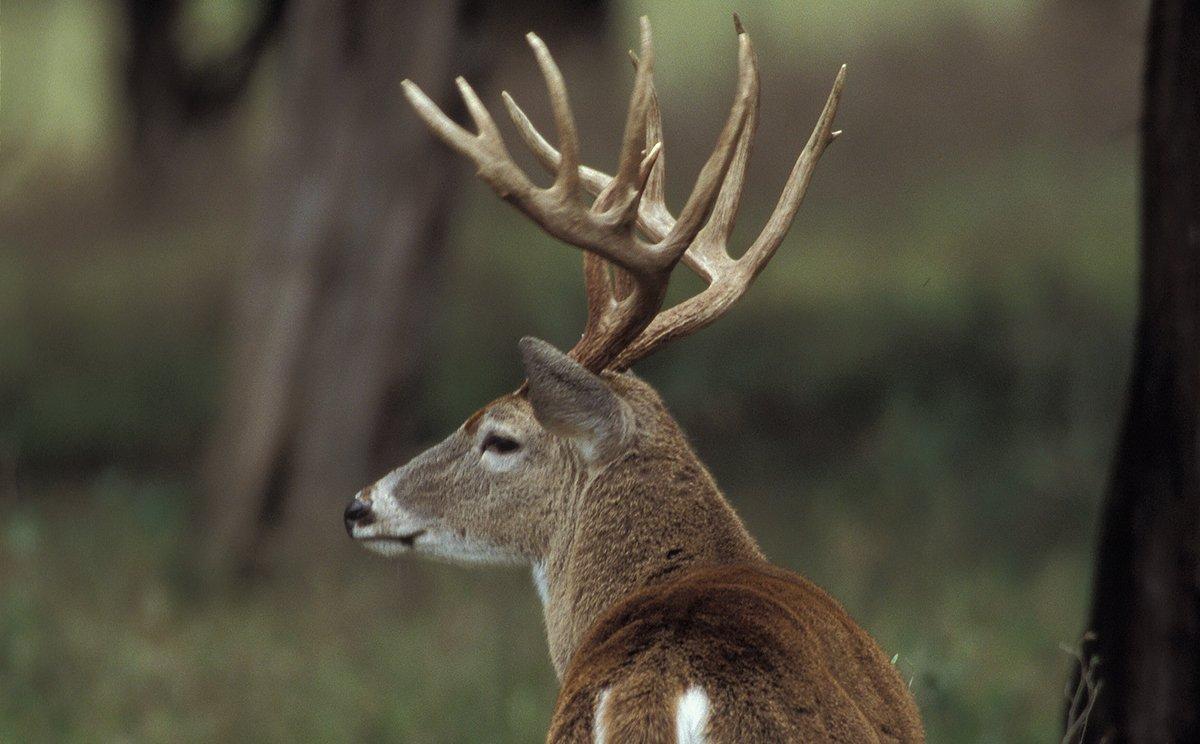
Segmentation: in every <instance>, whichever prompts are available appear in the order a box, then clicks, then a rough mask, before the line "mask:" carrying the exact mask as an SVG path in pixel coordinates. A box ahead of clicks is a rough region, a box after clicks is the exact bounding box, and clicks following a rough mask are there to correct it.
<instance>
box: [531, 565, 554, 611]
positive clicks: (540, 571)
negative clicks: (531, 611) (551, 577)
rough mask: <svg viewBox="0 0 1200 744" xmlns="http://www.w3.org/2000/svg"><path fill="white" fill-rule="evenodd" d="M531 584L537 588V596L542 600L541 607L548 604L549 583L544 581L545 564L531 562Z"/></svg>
mask: <svg viewBox="0 0 1200 744" xmlns="http://www.w3.org/2000/svg"><path fill="white" fill-rule="evenodd" d="M533 586H534V587H535V588H536V589H537V593H538V597H540V598H541V600H542V607H545V606H546V605H548V604H550V584H549V583H547V581H546V564H545V563H536V562H535V563H534V564H533Z"/></svg>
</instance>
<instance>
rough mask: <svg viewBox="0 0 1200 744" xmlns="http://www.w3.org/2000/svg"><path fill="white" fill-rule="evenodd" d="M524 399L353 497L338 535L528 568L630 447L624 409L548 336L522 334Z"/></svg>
mask: <svg viewBox="0 0 1200 744" xmlns="http://www.w3.org/2000/svg"><path fill="white" fill-rule="evenodd" d="M521 353H522V358H523V361H524V364H525V372H526V375H527V378H528V386H527V388H526V390H525V392H524V393H513V394H510V395H506V396H504V397H502V398H499V399H497V400H495V401H493V402H492V403H490V404H489V405H487V406H486V407H484V408H483V409H481V410H480V411H479V412H478V413H476V414H475V415H473V416H472V417H471V418H470V419H468V420H467V421H466V422H465V423H464V424H463V425H462V426H461V427H459V429H458V430H457V431H455V432H454V433H453V434H451V435H450V436H449V437H447V438H446V439H445V440H444V441H443V442H441V443H440V444H438V445H436V446H434V447H433V448H431V449H429V450H426V451H425V452H424V453H422V454H420V455H418V456H417V457H415V458H414V459H413V460H412V461H410V462H409V463H408V464H406V465H404V466H402V467H400V468H397V469H396V470H394V471H392V472H391V473H389V474H388V475H387V476H385V477H384V478H383V479H381V480H379V481H378V482H376V483H375V484H374V485H372V486H369V487H367V488H365V489H363V490H362V491H360V492H359V493H358V495H356V496H355V497H354V500H353V501H351V502H350V505H349V506H348V507H347V508H346V513H345V521H346V529H347V531H348V532H349V533H350V536H351V537H352V538H353V539H355V540H357V541H359V542H361V543H362V544H363V545H364V546H365V547H367V548H369V549H371V550H374V551H376V552H379V553H382V554H384V555H399V554H402V553H405V552H415V553H421V554H426V555H430V556H432V557H438V558H444V559H449V560H455V561H463V562H486V563H525V562H535V561H537V560H539V559H540V558H541V557H543V556H544V555H545V552H546V549H547V545H548V542H549V539H550V535H551V533H552V531H553V528H554V525H556V524H561V523H562V522H563V520H564V518H565V517H566V515H569V514H570V513H571V512H572V511H573V509H572V506H573V503H572V502H573V499H575V498H578V497H579V495H580V494H581V493H582V491H583V485H584V484H585V483H586V481H587V480H588V478H589V474H591V473H593V472H595V471H596V470H597V469H598V468H601V467H603V466H604V465H605V464H607V463H608V462H611V461H612V460H613V459H614V458H616V457H617V456H619V455H620V454H621V453H622V452H624V451H625V450H626V449H628V447H629V446H630V444H631V442H632V439H633V437H632V434H633V425H632V413H631V411H630V408H629V405H628V404H627V403H626V402H625V401H624V400H622V399H621V398H620V397H619V396H618V395H617V393H615V392H614V391H613V390H612V388H611V387H610V386H609V384H608V383H607V382H606V381H605V380H604V379H603V378H601V377H600V376H598V375H595V374H593V373H591V372H589V371H587V370H586V369H584V368H583V367H582V366H580V365H579V364H578V363H577V362H575V361H574V360H573V359H571V358H570V357H568V356H567V355H565V354H563V353H562V352H560V351H558V350H557V349H555V348H554V347H552V346H550V345H549V344H547V343H546V342H544V341H539V340H537V339H533V338H525V339H522V341H521Z"/></svg>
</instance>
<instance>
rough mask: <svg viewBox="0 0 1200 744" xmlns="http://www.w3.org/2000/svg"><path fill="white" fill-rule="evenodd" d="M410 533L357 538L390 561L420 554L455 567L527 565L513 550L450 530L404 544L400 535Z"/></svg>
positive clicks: (426, 534) (416, 537) (382, 532)
mask: <svg viewBox="0 0 1200 744" xmlns="http://www.w3.org/2000/svg"><path fill="white" fill-rule="evenodd" d="M414 532H416V531H415V530H413V531H412V532H409V533H404V532H395V533H392V532H390V531H385V530H379V531H378V534H376V535H360V534H359V533H358V532H357V531H356V532H355V538H356V539H357V540H358V542H359V543H361V544H362V546H363V547H365V548H367V549H368V550H371V551H374V552H376V553H378V554H380V555H383V556H387V557H389V558H391V557H395V556H399V555H405V554H410V553H412V554H417V555H422V556H429V557H430V558H436V559H438V560H443V561H449V562H451V563H469V564H480V563H483V564H492V565H495V564H503V565H511V564H514V563H524V562H526V559H525V558H524V557H523V556H521V555H519V554H517V553H514V552H512V551H510V550H505V549H504V548H501V547H499V546H498V545H493V544H491V543H489V542H485V541H482V540H472V539H470V538H467V537H464V536H462V535H460V534H459V533H457V532H454V531H450V530H439V529H426V530H425V531H423V532H421V533H420V534H417V535H413V536H412V537H411V538H410V539H405V540H401V539H399V538H398V536H399V535H404V534H410V535H412V534H413V533H414Z"/></svg>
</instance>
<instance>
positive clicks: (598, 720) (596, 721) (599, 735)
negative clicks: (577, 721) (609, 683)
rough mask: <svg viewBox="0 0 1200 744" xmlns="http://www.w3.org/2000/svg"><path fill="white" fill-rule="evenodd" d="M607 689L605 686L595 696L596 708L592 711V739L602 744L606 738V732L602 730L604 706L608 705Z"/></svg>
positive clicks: (597, 743)
mask: <svg viewBox="0 0 1200 744" xmlns="http://www.w3.org/2000/svg"><path fill="white" fill-rule="evenodd" d="M608 693H609V689H608V688H607V687H605V688H604V689H603V690H601V691H600V694H599V695H597V696H596V710H595V711H593V713H592V741H594V742H595V743H596V744H604V742H605V741H607V740H608V732H607V731H605V730H604V714H605V712H606V710H605V708H607V706H608Z"/></svg>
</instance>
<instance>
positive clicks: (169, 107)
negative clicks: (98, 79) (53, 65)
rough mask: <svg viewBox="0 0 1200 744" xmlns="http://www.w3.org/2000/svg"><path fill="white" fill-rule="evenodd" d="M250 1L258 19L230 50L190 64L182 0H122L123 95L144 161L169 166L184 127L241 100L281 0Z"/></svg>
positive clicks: (271, 31) (272, 34)
mask: <svg viewBox="0 0 1200 744" xmlns="http://www.w3.org/2000/svg"><path fill="white" fill-rule="evenodd" d="M248 1H249V0H248ZM256 4H257V6H258V8H257V10H258V14H257V18H256V19H255V21H254V23H253V24H252V26H251V27H250V29H249V30H248V31H247V33H246V35H245V37H244V38H243V39H242V41H241V43H239V44H238V45H237V46H236V48H235V49H234V50H233V51H232V52H231V53H230V54H228V55H226V56H224V57H222V58H213V59H210V60H206V61H205V62H204V63H202V64H200V65H196V66H192V65H189V63H188V62H187V60H186V59H185V58H184V55H183V53H182V50H181V48H180V40H179V33H178V32H179V21H180V18H181V16H182V14H183V11H184V9H185V6H186V0H122V3H121V6H122V9H123V11H124V12H123V16H124V21H125V37H126V39H125V46H126V51H125V57H124V64H123V68H124V78H125V95H126V99H127V100H128V102H129V116H130V129H131V133H132V139H133V144H134V147H135V149H136V150H137V151H138V153H139V154H140V155H141V156H142V157H141V160H143V161H144V164H146V165H149V166H151V167H154V168H163V167H167V166H169V164H170V160H171V155H172V154H173V153H174V152H175V149H176V146H177V145H178V142H179V139H180V138H181V136H182V134H183V133H184V132H186V131H187V130H188V129H190V128H192V127H195V126H198V125H202V124H205V123H207V122H209V121H210V120H212V119H213V118H214V117H216V116H219V115H221V114H223V113H224V112H226V111H227V110H229V108H230V106H231V105H232V104H233V103H234V102H236V101H237V100H238V99H239V98H240V97H241V95H242V93H243V92H244V91H245V89H246V86H247V85H248V83H249V81H250V78H251V75H252V74H253V73H254V70H255V68H256V67H257V66H258V62H259V60H260V59H261V57H262V55H263V53H264V52H265V51H266V49H267V48H268V47H269V46H270V43H271V41H272V40H273V39H274V38H275V36H276V33H277V31H278V29H279V27H280V24H281V21H282V18H283V15H284V11H285V9H286V7H287V4H288V0H259V2H257V3H256Z"/></svg>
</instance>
